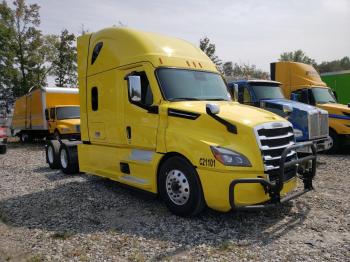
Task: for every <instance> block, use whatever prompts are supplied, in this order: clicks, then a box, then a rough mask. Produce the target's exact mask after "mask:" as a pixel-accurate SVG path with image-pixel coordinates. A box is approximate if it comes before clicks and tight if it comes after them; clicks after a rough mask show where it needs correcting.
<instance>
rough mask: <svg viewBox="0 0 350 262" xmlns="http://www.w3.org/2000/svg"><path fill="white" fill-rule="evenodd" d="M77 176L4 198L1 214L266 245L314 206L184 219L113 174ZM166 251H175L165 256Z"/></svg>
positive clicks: (35, 224)
mask: <svg viewBox="0 0 350 262" xmlns="http://www.w3.org/2000/svg"><path fill="white" fill-rule="evenodd" d="M36 172H40V173H43V174H44V175H46V176H47V177H48V178H49V179H50V178H51V179H50V180H57V179H58V180H59V179H64V175H63V174H62V173H56V171H55V172H53V171H50V169H46V173H45V169H44V168H42V169H38V170H36ZM79 176H80V178H81V181H75V182H68V183H66V184H63V185H60V186H58V187H56V188H54V189H45V190H42V191H39V192H35V193H32V194H27V195H23V196H18V197H15V198H11V199H6V200H3V201H1V202H0V219H1V220H2V222H4V223H5V224H7V225H9V226H13V227H26V228H29V229H42V230H48V231H52V232H55V233H62V232H63V233H64V232H69V233H70V234H73V235H74V234H77V233H80V234H87V233H93V232H106V233H112V234H113V233H126V234H129V235H136V236H142V237H144V238H147V239H157V240H163V241H172V242H175V243H179V244H182V245H183V246H186V245H189V246H197V245H200V244H207V245H212V246H220V245H222V244H223V243H225V242H227V241H230V240H232V241H234V242H236V243H240V242H241V241H243V242H244V241H248V242H249V243H258V244H261V245H265V244H268V243H270V242H271V241H274V240H276V239H278V238H279V237H281V236H283V235H284V234H286V233H288V232H289V231H290V230H292V229H293V228H294V227H295V226H298V225H300V224H302V223H303V221H304V220H305V219H306V217H307V215H308V213H309V211H310V209H309V206H308V204H307V203H306V202H302V199H300V200H298V202H297V203H296V204H294V205H296V208H293V209H292V208H291V207H292V205H293V204H292V203H289V204H287V205H286V206H283V207H281V208H280V209H274V210H269V211H263V212H249V213H247V212H244V213H242V212H236V213H234V212H230V213H218V212H214V211H212V210H206V211H205V212H204V213H202V214H201V215H200V216H198V217H196V218H191V219H185V218H181V217H176V216H174V215H172V214H170V213H169V212H168V210H167V209H166V208H165V207H164V205H163V204H162V203H161V202H160V201H159V200H158V199H157V198H154V197H150V196H149V195H147V194H144V193H141V192H138V191H135V190H131V189H128V188H124V187H121V186H120V185H119V184H117V183H115V182H113V181H110V180H106V179H102V178H98V177H94V176H88V175H79ZM54 177H56V178H57V179H54ZM282 220H283V221H282ZM176 252H177V251H176ZM167 255H173V254H165V255H164V256H167Z"/></svg>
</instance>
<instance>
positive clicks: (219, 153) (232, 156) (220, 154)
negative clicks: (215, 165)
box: [210, 146, 252, 166]
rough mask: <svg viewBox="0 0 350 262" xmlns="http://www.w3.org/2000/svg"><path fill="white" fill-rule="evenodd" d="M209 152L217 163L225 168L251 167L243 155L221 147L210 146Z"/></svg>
mask: <svg viewBox="0 0 350 262" xmlns="http://www.w3.org/2000/svg"><path fill="white" fill-rule="evenodd" d="M210 149H211V151H212V152H213V155H214V157H215V159H216V160H217V161H219V162H220V163H222V164H223V165H225V166H252V164H251V163H250V162H249V160H248V158H246V157H245V156H244V155H242V154H240V153H237V152H235V151H233V150H229V149H226V148H223V147H218V146H211V147H210Z"/></svg>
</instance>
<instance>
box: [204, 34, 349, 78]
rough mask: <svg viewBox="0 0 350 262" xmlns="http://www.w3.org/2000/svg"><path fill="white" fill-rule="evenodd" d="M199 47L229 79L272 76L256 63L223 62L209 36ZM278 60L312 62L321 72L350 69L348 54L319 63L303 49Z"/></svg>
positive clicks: (285, 53)
mask: <svg viewBox="0 0 350 262" xmlns="http://www.w3.org/2000/svg"><path fill="white" fill-rule="evenodd" d="M199 47H200V49H201V50H202V51H203V52H204V53H205V54H206V55H207V56H208V57H209V58H210V59H211V60H212V61H213V63H214V64H215V65H216V67H217V69H218V70H219V71H220V72H221V73H222V74H223V75H224V76H225V77H226V78H227V79H229V80H235V79H269V78H270V74H269V73H268V72H265V71H263V70H261V69H258V68H257V67H256V65H254V64H252V65H250V64H247V63H241V64H238V63H233V62H231V61H228V62H222V60H221V59H220V58H219V57H218V56H217V55H216V53H215V52H216V46H215V44H214V43H212V42H211V41H210V39H209V38H208V37H203V38H201V39H200V41H199ZM278 60H279V61H292V62H301V63H305V64H310V65H313V66H314V67H315V69H316V70H317V71H318V72H319V73H325V72H336V71H341V70H349V69H350V59H349V57H348V56H345V57H343V58H342V59H339V60H333V61H326V62H322V63H319V64H318V63H317V62H316V61H315V59H313V58H310V57H309V56H307V55H306V54H305V52H304V51H302V50H301V49H299V50H296V51H292V52H284V53H282V54H281V55H280V57H279V58H278Z"/></svg>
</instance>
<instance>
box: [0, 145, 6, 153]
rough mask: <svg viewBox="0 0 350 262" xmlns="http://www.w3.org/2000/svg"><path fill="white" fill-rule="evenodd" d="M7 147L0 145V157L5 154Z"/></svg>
mask: <svg viewBox="0 0 350 262" xmlns="http://www.w3.org/2000/svg"><path fill="white" fill-rule="evenodd" d="M6 151H7V147H6V145H0V155H3V154H6Z"/></svg>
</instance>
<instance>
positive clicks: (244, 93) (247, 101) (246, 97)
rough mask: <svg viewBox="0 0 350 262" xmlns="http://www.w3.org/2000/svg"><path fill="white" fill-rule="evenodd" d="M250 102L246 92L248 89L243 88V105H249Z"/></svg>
mask: <svg viewBox="0 0 350 262" xmlns="http://www.w3.org/2000/svg"><path fill="white" fill-rule="evenodd" d="M251 102H252V99H251V97H250V94H249V90H248V88H246V87H244V89H243V103H244V104H245V103H247V104H249V103H251Z"/></svg>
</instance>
